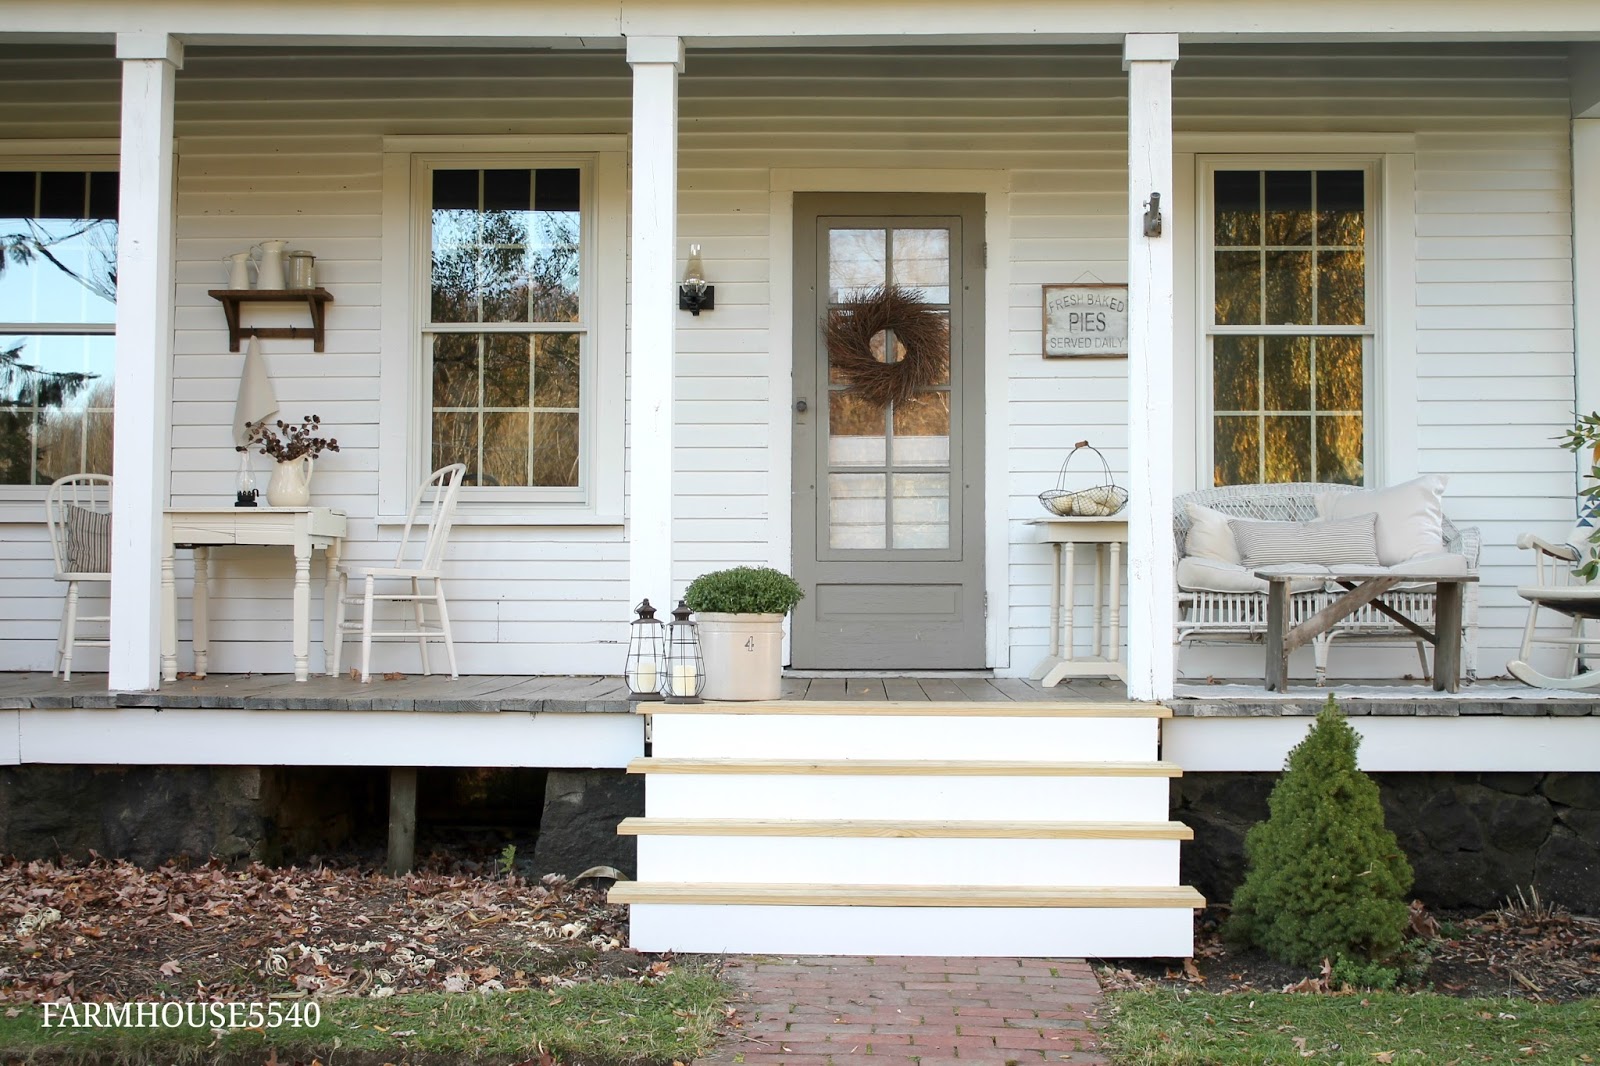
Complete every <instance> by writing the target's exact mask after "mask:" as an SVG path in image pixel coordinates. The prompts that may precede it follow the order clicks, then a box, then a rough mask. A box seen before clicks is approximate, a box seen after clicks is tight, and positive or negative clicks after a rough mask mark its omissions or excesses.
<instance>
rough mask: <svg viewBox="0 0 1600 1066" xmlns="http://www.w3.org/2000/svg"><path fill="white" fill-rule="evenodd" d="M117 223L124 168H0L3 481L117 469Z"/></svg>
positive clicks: (0, 472)
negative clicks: (114, 415) (114, 452)
mask: <svg viewBox="0 0 1600 1066" xmlns="http://www.w3.org/2000/svg"><path fill="white" fill-rule="evenodd" d="M116 220H117V174H116V173H115V172H114V171H81V170H79V171H34V170H12V171H0V484H9V485H29V484H47V483H49V482H51V481H54V480H55V479H56V478H58V477H63V476H65V475H67V474H77V473H84V472H90V473H110V472H111V445H112V403H113V389H112V371H113V364H114V349H115V341H114V329H115V322H116V294H117V273H116V271H117V221H116ZM41 327H48V329H43V328H41Z"/></svg>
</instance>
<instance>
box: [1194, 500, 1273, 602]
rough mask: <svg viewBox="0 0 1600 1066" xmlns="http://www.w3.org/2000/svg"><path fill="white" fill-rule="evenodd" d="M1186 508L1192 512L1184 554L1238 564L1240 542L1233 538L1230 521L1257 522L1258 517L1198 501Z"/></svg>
mask: <svg viewBox="0 0 1600 1066" xmlns="http://www.w3.org/2000/svg"><path fill="white" fill-rule="evenodd" d="M1183 509H1184V510H1185V511H1186V512H1188V515H1189V535H1188V536H1186V537H1185V538H1184V540H1183V545H1184V548H1183V554H1184V555H1193V556H1196V557H1197V558H1201V559H1215V560H1216V561H1217V562H1219V563H1232V564H1233V565H1234V566H1238V565H1239V563H1240V559H1239V545H1238V544H1237V543H1236V542H1235V541H1234V539H1233V527H1232V526H1230V525H1229V524H1228V523H1230V522H1254V521H1257V519H1254V518H1234V517H1233V516H1232V515H1228V514H1223V513H1222V512H1221V511H1218V510H1215V509H1214V508H1211V507H1203V506H1201V505H1200V504H1198V503H1186V504H1184V505H1183ZM1225 591H1232V590H1225Z"/></svg>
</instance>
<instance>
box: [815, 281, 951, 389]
mask: <svg viewBox="0 0 1600 1066" xmlns="http://www.w3.org/2000/svg"><path fill="white" fill-rule="evenodd" d="M921 295H922V294H921V293H920V292H917V291H915V290H913V289H904V288H901V287H900V286H898V285H886V286H884V285H880V286H878V287H876V288H872V289H868V290H867V291H866V292H863V293H861V294H860V295H858V296H855V297H853V298H851V299H849V300H846V301H845V302H844V303H842V304H840V305H839V306H838V307H835V308H834V309H833V310H832V311H830V312H828V324H827V327H826V328H825V329H824V331H823V338H824V339H825V340H826V341H827V344H828V364H829V365H830V366H832V367H833V368H834V369H835V370H838V371H839V372H840V373H841V374H843V375H844V379H845V381H847V382H849V384H850V391H851V392H854V393H856V394H858V395H860V396H861V397H863V398H865V399H866V400H867V401H869V402H870V403H874V404H877V405H878V406H879V407H887V406H888V405H889V404H890V403H901V402H904V401H905V400H907V399H909V398H910V397H911V394H912V393H913V392H915V391H916V390H917V389H920V388H926V387H927V386H929V385H936V384H938V383H939V382H941V381H943V380H944V377H945V375H946V373H947V372H948V370H949V367H950V344H949V334H950V324H949V321H948V318H947V317H946V315H945V314H944V312H942V311H940V310H938V309H936V308H934V307H931V306H929V305H928V304H926V303H924V302H923V301H922V300H921V299H920V297H921ZM884 331H888V332H889V333H890V334H892V335H893V339H894V340H897V341H899V342H900V345H901V346H902V347H903V348H904V349H905V355H904V356H903V357H902V358H900V359H897V360H895V361H894V362H883V361H881V360H880V359H878V357H877V356H875V355H873V354H872V338H873V337H875V336H877V335H878V334H879V333H882V332H884ZM886 342H887V339H886Z"/></svg>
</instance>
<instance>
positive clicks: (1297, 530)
mask: <svg viewBox="0 0 1600 1066" xmlns="http://www.w3.org/2000/svg"><path fill="white" fill-rule="evenodd" d="M1377 518H1378V516H1377V515H1375V514H1363V515H1355V516H1353V517H1350V518H1339V519H1331V520H1328V521H1322V522H1232V523H1229V524H1230V525H1232V526H1233V536H1234V539H1236V540H1237V541H1238V542H1239V555H1240V557H1241V559H1242V561H1243V562H1244V566H1245V569H1246V570H1256V569H1259V568H1261V567H1263V566H1276V565H1278V564H1279V563H1320V564H1321V565H1323V566H1333V565H1335V564H1336V563H1355V564H1358V565H1361V566H1377V565H1378V545H1377V538H1376V536H1375V535H1374V532H1373V527H1374V525H1375V523H1376V522H1377Z"/></svg>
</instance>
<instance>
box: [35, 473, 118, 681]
mask: <svg viewBox="0 0 1600 1066" xmlns="http://www.w3.org/2000/svg"><path fill="white" fill-rule="evenodd" d="M44 517H45V526H46V528H47V529H48V530H49V532H50V554H51V555H52V556H53V557H54V559H55V564H56V580H57V581H65V582H66V583H67V602H66V603H65V605H64V606H63V607H62V610H61V628H60V629H59V630H58V631H57V632H56V657H55V662H54V664H53V665H52V666H51V667H50V676H51V677H55V676H57V675H58V674H59V675H60V676H61V679H62V680H63V681H71V680H72V649H73V648H109V647H111V641H110V640H109V639H104V640H79V639H78V623H79V622H105V623H107V624H109V623H110V621H111V617H110V615H109V614H104V615H85V614H79V613H78V595H79V594H78V586H80V585H82V584H83V583H84V582H85V581H104V582H106V583H107V584H109V583H110V581H111V477H110V475H108V474H70V475H68V476H67V477H64V478H60V479H59V480H57V481H55V482H54V483H52V484H51V486H50V491H49V493H48V494H46V496H45V503H44Z"/></svg>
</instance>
